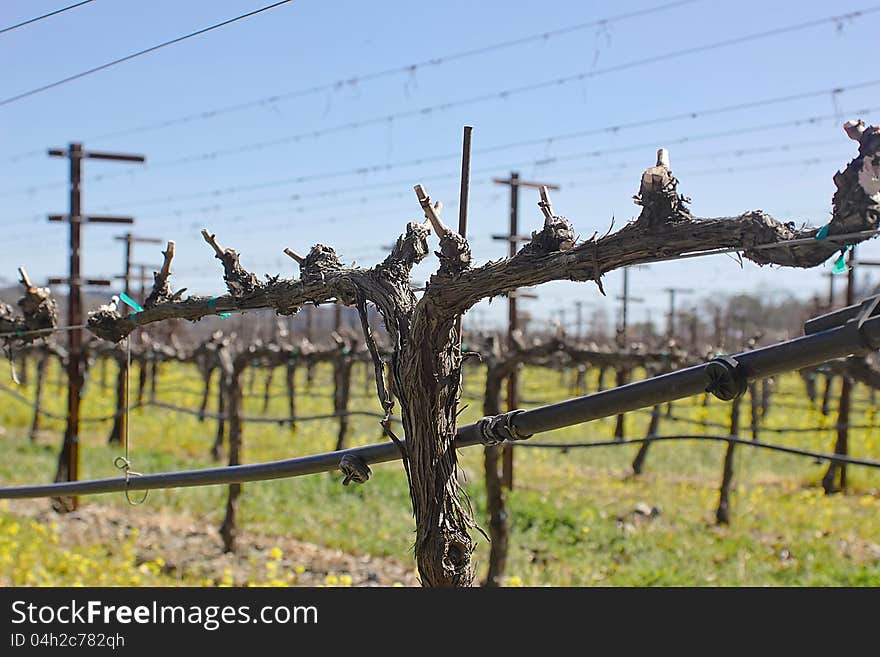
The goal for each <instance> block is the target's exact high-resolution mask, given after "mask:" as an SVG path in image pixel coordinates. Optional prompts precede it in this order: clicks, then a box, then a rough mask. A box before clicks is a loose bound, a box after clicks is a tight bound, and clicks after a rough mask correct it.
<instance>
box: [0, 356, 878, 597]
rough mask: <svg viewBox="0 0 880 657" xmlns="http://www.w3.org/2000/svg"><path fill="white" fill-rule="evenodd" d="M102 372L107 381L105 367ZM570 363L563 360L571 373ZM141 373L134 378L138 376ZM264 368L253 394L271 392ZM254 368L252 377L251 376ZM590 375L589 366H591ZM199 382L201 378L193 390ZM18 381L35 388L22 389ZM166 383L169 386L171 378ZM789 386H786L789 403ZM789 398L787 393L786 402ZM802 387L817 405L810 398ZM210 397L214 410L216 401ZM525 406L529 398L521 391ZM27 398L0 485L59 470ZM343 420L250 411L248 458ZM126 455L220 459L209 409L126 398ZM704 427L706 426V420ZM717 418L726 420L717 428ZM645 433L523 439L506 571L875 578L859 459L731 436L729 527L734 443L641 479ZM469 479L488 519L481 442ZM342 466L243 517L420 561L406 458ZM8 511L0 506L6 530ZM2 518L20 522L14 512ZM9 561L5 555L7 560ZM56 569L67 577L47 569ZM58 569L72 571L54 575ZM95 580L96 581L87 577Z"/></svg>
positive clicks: (639, 580) (777, 580) (12, 430)
mask: <svg viewBox="0 0 880 657" xmlns="http://www.w3.org/2000/svg"><path fill="white" fill-rule="evenodd" d="M109 369H110V370H111V376H109V377H108V383H109V384H111V386H112V382H113V381H112V372H113V371H115V368H113V367H111V368H109ZM330 374H331V373H330V369H329V366H321V367H319V368H318V371H317V378H316V381H315V384H314V386H313V388H312V392H313V393H314V396H305V395H301V396H300V397H299V398H298V402H297V404H298V408H297V411H298V413H299V414H312V413H324V412H332V402H331V399H332V387H331V376H330ZM565 376H566V377H568V376H569V375H565ZM92 377H93V379H95V380H93V381H92V383H91V384H90V387H89V389H88V390H87V393H86V396H85V400H84V405H83V415H84V416H86V417H90V416H91V417H94V416H100V415H106V414H110V413H112V412H113V391H112V387H111V389H103V388H101V387H100V386H99V385H97V381H96V380H97V379H98V378H100V366H98V367H96V368H95V369H94V370H93V371H92ZM298 377H299V378H298V381H297V383H298V389H299V390H300V391H305V389H306V383H305V372H304V370H301V371H298ZM135 378H136V377H133V379H135ZM59 380H60V379H59V376H58V373H57V371H54V370H53V371H52V372H50V375H49V381H50V384H51V385H50V386H49V387H48V389H47V390H46V394H45V403H46V407H47V408H48V409H49V410H52V411H55V412H58V413H63V410H64V409H63V407H64V404H65V395H64V390H63V389H62V388H60V387H59V386H58V385H57V381H59ZM262 380H263V375H262V374H260V375H259V376H258V378H257V386H256V388H255V392H256V393H261V392H262ZM245 381H246V382H247V376H246V377H245ZM365 381H366V379H365V376H364V372H363V370H362V369H359V368H356V369H355V378H354V382H353V393H354V397H353V400H352V404H351V407H352V408H353V409H354V408H359V409H368V410H377V409H378V403H377V401H376V400H375V396H374V393H373V392H371V391H369V389H368V388H367V387H366V385H365ZM588 383H589V386H590V388H589V389H590V390H594V389H595V385H596V381H595V380H591V381H589V382H588ZM199 386H200V382H199V380H198V378H197V376H196V374H195V370H194V369H193V368H191V367H188V366H166V368H165V370H164V371H163V376H162V381H161V385H160V388H159V394H158V398H159V399H160V400H163V401H168V402H170V403H174V404H179V405H182V406H188V407H196V406H197V405H198V402H199V394H198V389H199ZM779 387H780V389H781V390H783V391H788V392H794V393H797V394H802V392H803V386H802V384H801V383H800V379H799V377H797V376H794V375H791V376H786V377H783V378H782V380H781V381H780V386H779ZM184 389H191V390H192V391H193V392H186V391H184ZM481 389H482V374H481V371H480V370H479V369H472V370H468V371H467V373H466V392H467V393H468V394H467V397H466V399H465V400H464V401H465V402H466V403H468V404H469V406H468V408H467V409H466V410H465V411H464V412H463V414H462V416H461V421H462V422H470V421H474V420H476V419H477V418H479V417H480V416H481V413H480V410H481V409H480V405H481V398H480V396H479V395H480V393H481ZM20 390H25V392H24V394H27V395H28V396H32V394H33V393H32V391H31V390H30V389H28V388H26V387H24V388H21V389H20ZM163 390H169V391H173V392H168V393H164V392H163ZM272 392H273V394H274V395H278V396H277V397H275V398H273V399H272V400H271V403H270V406H269V408H268V410H267V414H268V415H270V416H285V415H287V406H286V400H285V399H284V398H283V376H280V375H276V377H275V381H274V383H273V388H272ZM521 396H522V398H523V399H524V400H526V402H528V401H529V400H557V399H563V398H567V397H570V396H572V394H571V393H570V391H569V390H568V387H567V386H566V385H563V382H562V380H561V375H560V374H559V373H557V372H552V371H548V370H544V369H539V368H527V369H526V370H525V371H524V372H523V376H522V392H521ZM782 401H783V400H781V399H780V400H779V403H780V404H781V403H782ZM786 401H788V400H786ZM797 403H799V404H801V405H803V406H804V407H805V408H806V406H807V400H806V397H805V396H802V397H801V400H800V401H798V402H797ZM215 404H216V400H215V399H212V400H211V405H210V408H212V409H213V408H215ZM856 404H857V409H858V410H857V411H856V412H854V413H853V417H852V422H853V423H854V424H866V425H867V424H870V425H872V426H873V425H876V420H875V416H874V414H873V411H866V410H865V409H866V408H868V406H869V405H868V394H867V392H866V391H865V390H864V389H862V388H860V387H857V388H856ZM523 405H524V406H526V407H527V406H529V405H530V404H528V403H524V404H523ZM729 408H730V407H729V405H728V404H723V403H721V402H719V401H717V400H712V401H711V402H710V403H709V405H708V406H707V407H704V406H703V404H702V397H700V398H694V399H692V400H687V401H682V402H677V403H676V404H675V405H674V413H675V414H676V415H677V416H682V417H689V418H694V419H706V420H709V421H712V422H722V423H727V422H728V421H729V413H730V411H729ZM244 410H245V413H246V414H248V415H258V414H260V413H261V412H262V399H246V401H245V409H244ZM741 412H742V427H743V432H742V433H743V435H744V436H748V433H747V431H746V430H745V429H746V428H747V427H748V417H749V415H748V402H747V401H746V402H745V403H743V405H742V409H741ZM30 413H31V411H30V409H29V408H28V407H27V406H25V405H24V404H21V403H20V402H18V401H15V400H13V399H11V398H9V397H6V398H5V399H4V402H3V403H2V406H0V425H2V426H4V427H6V430H7V433H6V435H5V437H4V438H3V440H4V442H5V443H6V445H5V446H6V450H5V455H6V458H4V459H3V460H2V461H0V480H2V482H3V483H4V484H23V483H34V482H42V481H50V480H51V479H52V477H53V475H54V470H55V460H56V454H57V449H58V446H59V444H60V440H61V430H62V429H63V425H62V423H61V422H59V421H52V420H46V421H44V426H45V427H46V428H47V429H49V430H50V431H49V435H47V436H42V437H41V438H40V440H38V441H37V442H36V443H32V442H31V441H30V440H29V439H28V438H27V431H28V428H29V426H30V419H31V418H30ZM648 419H649V418H648V413H644V412H642V413H633V414H630V415H628V416H627V435H628V436H629V437H641V436H643V435H644V433H645V431H646V428H647V423H648ZM764 420H765V425H766V426H767V427H771V428H786V427H788V428H797V427H811V426H833V424H834V421H835V418H834V417H833V416H832V417H825V416H822V415H821V414H820V413H818V412H817V411H816V410H796V411H793V410H787V409H783V408H781V407H777V408H775V409H771V412H770V413H769V415H768V417H767V418H765V419H764ZM110 427H111V423H110V422H103V423H98V424H85V425H84V431H83V436H82V450H81V452H82V464H81V477H82V478H95V477H109V476H118V474H119V473H118V470H116V469H115V468H114V466H113V459H114V458H115V457H116V456H118V455H119V454H120V448H119V447H111V446H108V445H107V444H106V437H107V435H108V433H109V431H110ZM336 427H337V423H336V421H335V420H322V421H316V422H308V423H302V424H301V425H300V427H299V429H298V431H297V432H296V433H295V434H294V433H292V432H291V430H290V429H289V427H281V426H278V425H276V424H246V425H245V432H244V461H245V462H257V461H264V460H270V459H277V458H288V457H293V456H298V455H306V454H312V453H315V452H321V451H328V450H330V449H332V448H333V445H334V443H335V438H336ZM613 428H614V419H613V418H608V419H605V420H600V421H596V422H592V423H590V424H588V425H582V426H579V427H569V428H567V429H564V430H560V431H556V432H552V433H549V434H546V435H544V436H536V437H535V438H534V439H533V440H534V441H539V440H547V441H563V440H568V441H581V440H597V439H598V440H602V439H608V438H610V437H611V434H612V432H613ZM130 430H131V433H130V435H131V460H132V467H133V468H134V469H135V470H138V471H141V472H160V471H167V470H176V469H184V468H201V467H207V466H211V465H214V463H213V462H212V461H211V460H210V458H209V456H208V454H209V451H210V448H211V445H212V444H213V440H214V436H215V433H216V422H215V421H212V420H206V421H205V422H203V423H200V422H198V420H197V418H195V417H192V416H187V415H181V414H179V413H175V412H171V411H167V410H163V409H158V408H150V407H147V408H144V409H139V410H135V411H132V413H131V429H130ZM710 432H711V431H710ZM660 433H663V434H674V433H702V431H701V430H700V429H699V427H695V426H693V425H690V424H685V423H681V422H673V421H670V420H667V419H666V418H664V419H663V420H662V421H661V424H660ZM715 433H721V432H720V431H715ZM349 436H351V443H352V444H366V443H372V442H377V441H378V440H380V432H379V427H378V425H377V422H376V420H375V419H373V418H363V417H353V418H351V428H350V433H349ZM833 438H834V432H833V431H825V432H821V433H820V432H811V433H787V434H785V433H783V434H776V433H766V432H765V433H764V434H762V436H761V439H762V440H766V441H768V442H769V441H773V442H778V443H782V444H787V445H796V446H800V447H806V448H810V449H815V450H818V451H830V450H831V447H832V445H833ZM636 450H637V447H635V446H630V447H614V448H600V449H589V450H572V451H570V452H568V453H565V454H563V453H560V452H559V451H557V450H527V449H521V450H519V451H517V452H516V469H515V477H516V488H515V490H514V491H512V492H511V493H510V494H509V498H508V503H509V511H510V516H511V522H512V534H511V541H510V546H511V552H510V558H509V561H508V568H507V572H508V574H509V576H510V583H511V584H518V583H524V584H526V585H594V584H598V585H705V584H710V585H874V586H876V585H880V523H877V522H876V516H877V512H878V510H880V499H878V494H877V491H878V489H880V473H877V472H875V471H868V470H866V469H865V468H856V467H850V468H849V471H848V474H849V488H848V490H847V492H846V494H843V495H835V496H831V497H826V496H824V495H822V494H821V488H820V487H819V485H818V482H819V480H820V479H821V476H822V474H823V473H824V469H825V466H821V465H817V464H814V463H813V462H812V460H811V459H808V458H797V457H793V456H787V455H780V454H774V453H769V452H766V451H759V450H753V449H749V448H747V447H744V448H741V449H738V450H737V457H736V480H735V482H736V484H737V488H736V491H735V492H734V494H733V496H732V523H731V525H730V527H729V528H716V527H715V526H714V509H715V505H716V503H717V495H718V493H717V486H718V482H719V480H720V474H721V463H722V460H723V457H724V450H725V445H724V444H720V443H717V444H705V443H694V442H687V443H659V444H655V445H653V446H652V447H651V452H650V454H649V456H648V459H647V463H646V470H645V474H643V475H642V476H640V477H638V478H634V477H632V476H631V475H630V474H629V472H630V469H629V464H630V462H631V461H632V458H633V456H634V454H635V452H636ZM850 451H851V453H853V454H858V455H861V456H866V457H871V458H880V444H878V431H877V430H876V429H874V428H872V429H869V430H858V431H853V432H851V437H850ZM460 458H461V465H462V471H463V474H464V476H465V477H466V479H467V482H468V483H467V484H466V489H467V491H468V494H469V495H470V497H471V499H472V502H473V503H474V507H475V510H476V513H477V517H478V519H479V520H480V521H481V522H485V512H484V509H485V500H484V491H483V475H482V450H480V449H478V448H471V449H467V450H462V451H461V452H460ZM340 479H341V477H340V475H338V473H334V474H322V475H313V476H308V477H299V478H295V479H288V480H280V481H272V482H260V483H252V484H247V485H245V486H244V494H243V496H242V498H241V511H240V516H239V522H240V524H241V525H242V526H244V527H246V528H247V529H250V530H253V531H257V532H261V533H264V534H268V535H289V536H294V537H296V538H299V539H302V540H306V541H311V542H314V543H318V544H322V545H326V546H330V547H336V548H340V549H343V550H346V551H349V552H353V553H365V554H373V555H386V556H393V557H396V558H398V559H401V560H407V559H409V560H411V547H412V542H413V538H414V533H413V520H412V515H411V511H410V507H409V497H408V494H407V490H406V480H405V477H404V474H403V472H402V469H401V468H400V465H399V463H392V464H383V465H379V466H376V467H374V468H373V477H372V479H371V480H370V481H369V483H367V484H366V485H363V486H348V487H343V486H342V485H341V482H340ZM225 497H226V489H225V487H222V486H212V487H206V488H198V489H178V490H170V491H153V492H151V493H150V496H149V499H148V501H147V503H146V505H144V506H142V507H138V508H137V509H136V510H133V513H139V514H149V513H153V512H156V511H171V512H174V511H187V512H190V513H192V514H196V515H198V516H201V517H203V518H205V519H206V521H207V522H209V523H211V524H213V525H215V526H216V525H218V524H219V523H220V521H221V519H222V513H223V509H224V504H225ZM85 502H86V507H85V508H86V509H88V505H92V504H111V505H118V506H125V505H126V502H125V499H124V497H123V496H122V495H119V494H117V495H101V496H95V497H91V498H88V499H87V500H85ZM640 503H644V504H647V505H649V506H654V507H658V508H659V509H660V511H661V512H660V515H659V516H657V517H655V518H653V519H646V518H644V517H643V516H640V515H638V514H635V513H634V509H635V508H636V506H637V505H638V504H640ZM2 522H4V519H3V518H0V531H2ZM5 522H12V520H8V519H6V520H5ZM487 548H488V546H487V544H486V542H485V541H484V540H480V541H479V546H478V548H477V552H476V554H475V560H476V563H477V567H478V569H479V571H480V573H481V574H482V572H483V570H484V568H485V561H486V559H487V555H488V549H487ZM3 568H4V566H3V565H2V564H0V576H2V574H3ZM53 581H56V582H57V581H58V580H53ZM61 581H65V580H64V579H63V578H61ZM86 583H88V582H86Z"/></svg>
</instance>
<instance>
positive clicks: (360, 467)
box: [339, 454, 372, 486]
mask: <svg viewBox="0 0 880 657" xmlns="http://www.w3.org/2000/svg"><path fill="white" fill-rule="evenodd" d="M339 469H340V470H341V471H342V474H343V475H345V478H344V479H343V480H342V485H343V486H348V485H349V484H350V483H351V482H354V483H356V484H365V483H367V481H369V479H370V475H371V474H372V471H371V470H370V466H369V465H367V462H366V461H364V460H363V459H362V458H361V457H360V456H358V455H357V454H343V455H342V458H341V459H340V460H339Z"/></svg>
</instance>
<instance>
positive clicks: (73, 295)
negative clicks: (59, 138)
mask: <svg viewBox="0 0 880 657" xmlns="http://www.w3.org/2000/svg"><path fill="white" fill-rule="evenodd" d="M49 156H50V157H65V158H67V159H68V160H69V162H70V209H69V212H68V214H67V215H66V216H64V215H60V216H59V215H50V216H49V220H50V221H67V222H68V223H69V224H70V254H69V270H70V272H69V274H68V277H67V279H66V281H65V280H64V279H51V278H50V284H51V283H53V282H59V283H60V282H66V283H67V284H68V299H67V324H68V326H69V327H71V328H69V329H68V332H67V349H68V353H67V381H68V383H67V427H66V429H65V431H64V443H63V445H62V448H61V454H60V455H59V457H58V468H57V470H56V473H55V481H76V480H77V479H78V478H79V411H80V401H81V400H80V397H81V396H82V388H83V376H84V375H83V372H84V369H85V368H84V365H85V363H84V359H83V352H82V329H81V328H78V327H79V326H80V325H81V324H82V322H83V308H82V285H83V283H86V284H100V285H109V284H110V282H109V281H105V280H103V279H83V278H82V272H81V269H80V256H81V250H82V225H83V224H84V223H86V222H88V223H126V224H130V223H132V222H133V221H134V220H133V219H132V218H131V217H117V216H86V215H84V214H83V212H82V189H81V184H82V161H83V159H85V158H94V159H99V160H117V161H123V162H144V161H145V160H146V158H145V157H143V156H141V155H126V154H121V153H96V152H86V151H84V150H83V146H82V144H81V143H78V142H73V143H71V144H69V145H68V148H67V150H63V149H57V148H53V149H50V150H49ZM53 506H54V508H55V509H56V510H57V511H62V512H63V511H73V510H75V509H76V508H77V506H78V500H77V498H76V497H75V496H70V497H65V498H55V500H54V502H53Z"/></svg>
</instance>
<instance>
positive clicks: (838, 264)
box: [831, 244, 852, 274]
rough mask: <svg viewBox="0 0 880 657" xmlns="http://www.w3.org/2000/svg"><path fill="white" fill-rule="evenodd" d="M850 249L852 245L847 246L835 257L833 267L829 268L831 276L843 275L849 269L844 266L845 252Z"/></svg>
mask: <svg viewBox="0 0 880 657" xmlns="http://www.w3.org/2000/svg"><path fill="white" fill-rule="evenodd" d="M850 249H852V244H847V245H846V248H845V249H844V250H843V251H842V252H841V254H840V255H839V256H837V260H835V261H834V267H832V268H831V273H832V274H845V273H846V272H847V271H849V269H848V268H847V266H846V252H847V251H849V250H850Z"/></svg>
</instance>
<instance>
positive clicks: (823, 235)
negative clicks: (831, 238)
mask: <svg viewBox="0 0 880 657" xmlns="http://www.w3.org/2000/svg"><path fill="white" fill-rule="evenodd" d="M829 228H831V224H825V225H824V226H822V227H821V228H820V229H819V232H818V233H816V239H817V240H824V239H828V229H829Z"/></svg>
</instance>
